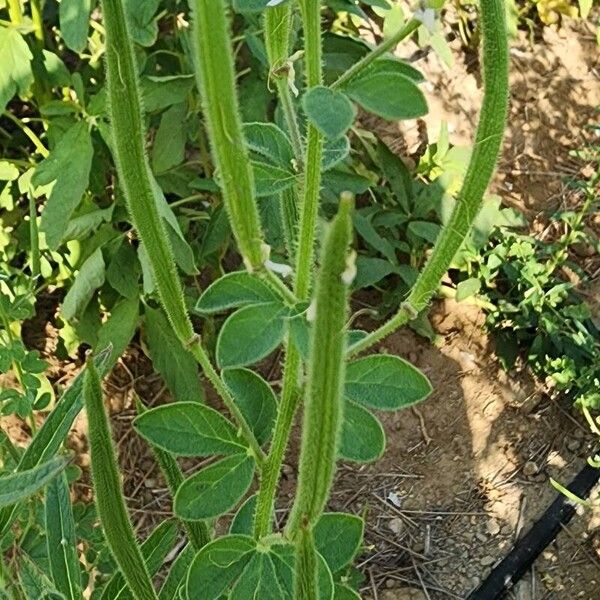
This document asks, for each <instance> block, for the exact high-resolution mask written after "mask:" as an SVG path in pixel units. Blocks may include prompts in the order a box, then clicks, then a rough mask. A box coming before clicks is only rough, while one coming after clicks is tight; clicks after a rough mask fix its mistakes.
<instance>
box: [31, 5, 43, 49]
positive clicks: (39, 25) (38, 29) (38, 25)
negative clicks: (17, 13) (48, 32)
mask: <svg viewBox="0 0 600 600" xmlns="http://www.w3.org/2000/svg"><path fill="white" fill-rule="evenodd" d="M29 2H30V4H31V20H32V21H33V33H34V35H35V39H36V40H37V42H38V45H39V47H40V48H43V47H44V21H43V18H42V7H41V5H40V0H29Z"/></svg>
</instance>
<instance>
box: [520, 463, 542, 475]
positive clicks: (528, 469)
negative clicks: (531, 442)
mask: <svg viewBox="0 0 600 600" xmlns="http://www.w3.org/2000/svg"><path fill="white" fill-rule="evenodd" d="M539 470H540V469H539V467H538V466H537V465H536V464H535V463H534V462H533V461H532V460H528V461H527V462H526V463H525V464H524V465H523V475H525V477H533V476H534V475H537V474H538V472H539Z"/></svg>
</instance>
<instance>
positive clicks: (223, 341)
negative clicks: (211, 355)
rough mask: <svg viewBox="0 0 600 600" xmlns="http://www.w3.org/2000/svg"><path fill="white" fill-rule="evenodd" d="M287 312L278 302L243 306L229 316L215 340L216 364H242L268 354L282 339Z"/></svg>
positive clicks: (252, 361)
mask: <svg viewBox="0 0 600 600" xmlns="http://www.w3.org/2000/svg"><path fill="white" fill-rule="evenodd" d="M288 315H289V309H288V308H287V307H286V306H284V305H282V304H280V303H279V302H269V303H268V304H254V305H251V306H245V307H244V308H241V309H240V310H238V311H237V312H235V313H233V314H232V315H230V316H229V317H228V318H227V320H226V321H225V323H224V324H223V327H221V331H220V332H219V337H218V339H217V362H218V363H219V366H220V367H221V368H223V369H225V368H228V367H232V368H233V367H245V366H247V365H251V364H253V363H256V362H258V361H259V360H261V359H262V358H264V357H265V356H268V355H269V354H270V353H271V352H272V351H273V350H275V348H277V346H279V344H280V343H281V341H282V340H283V337H284V335H285V331H286V325H287V317H288Z"/></svg>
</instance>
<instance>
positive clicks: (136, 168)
mask: <svg viewBox="0 0 600 600" xmlns="http://www.w3.org/2000/svg"><path fill="white" fill-rule="evenodd" d="M102 14H103V18H104V28H105V30H106V78H107V87H108V98H109V103H108V112H109V118H110V123H111V127H112V137H113V146H114V158H115V162H116V165H117V171H118V174H119V180H120V182H121V185H122V187H123V190H124V192H125V198H126V199H127V206H128V209H129V213H130V215H131V219H132V221H133V225H134V227H135V229H136V231H137V233H138V235H139V237H140V239H141V241H142V242H143V244H144V247H145V248H146V251H147V255H148V258H149V261H150V266H151V268H152V275H153V277H154V279H155V281H156V287H157V289H158V294H159V296H160V300H161V302H162V304H163V306H164V309H165V312H166V313H167V316H168V317H169V321H170V322H171V324H172V326H173V329H174V330H175V332H176V334H177V336H178V337H179V339H180V340H181V341H182V342H183V343H184V344H187V343H189V342H190V340H191V339H192V337H193V335H194V332H193V329H192V324H191V322H190V319H189V317H188V314H187V311H186V308H185V303H184V300H183V290H182V287H181V282H180V280H179V277H178V275H177V270H176V268H175V258H174V256H173V250H172V248H171V246H170V245H169V242H168V237H167V232H166V231H165V228H164V226H163V223H162V219H161V217H160V215H159V212H158V208H157V205H156V201H155V197H154V190H153V177H152V173H151V171H150V166H149V164H148V158H147V156H146V151H145V149H144V125H143V119H142V110H141V95H140V89H139V82H138V73H137V67H136V62H135V57H134V53H133V45H132V42H131V37H130V35H129V31H128V26H127V20H126V18H125V12H124V9H123V2H122V1H121V0H102Z"/></svg>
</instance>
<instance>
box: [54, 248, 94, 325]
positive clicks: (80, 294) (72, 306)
mask: <svg viewBox="0 0 600 600" xmlns="http://www.w3.org/2000/svg"><path fill="white" fill-rule="evenodd" d="M103 284H104V259H103V258H102V250H100V248H97V249H96V250H95V251H94V252H93V253H92V254H91V256H90V257H89V258H88V259H87V260H86V261H85V262H84V263H83V264H82V265H81V267H80V269H79V273H78V274H77V277H76V278H75V281H74V282H73V285H72V286H71V289H70V290H69V291H68V292H67V295H66V296H65V299H64V300H63V305H62V315H63V317H64V318H65V319H66V320H67V321H70V320H71V319H73V318H75V317H77V316H80V315H81V313H83V311H84V310H85V308H86V306H87V305H88V303H89V301H90V300H91V299H92V296H93V295H94V292H95V291H96V290H97V289H98V288H99V287H102V285H103Z"/></svg>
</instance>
